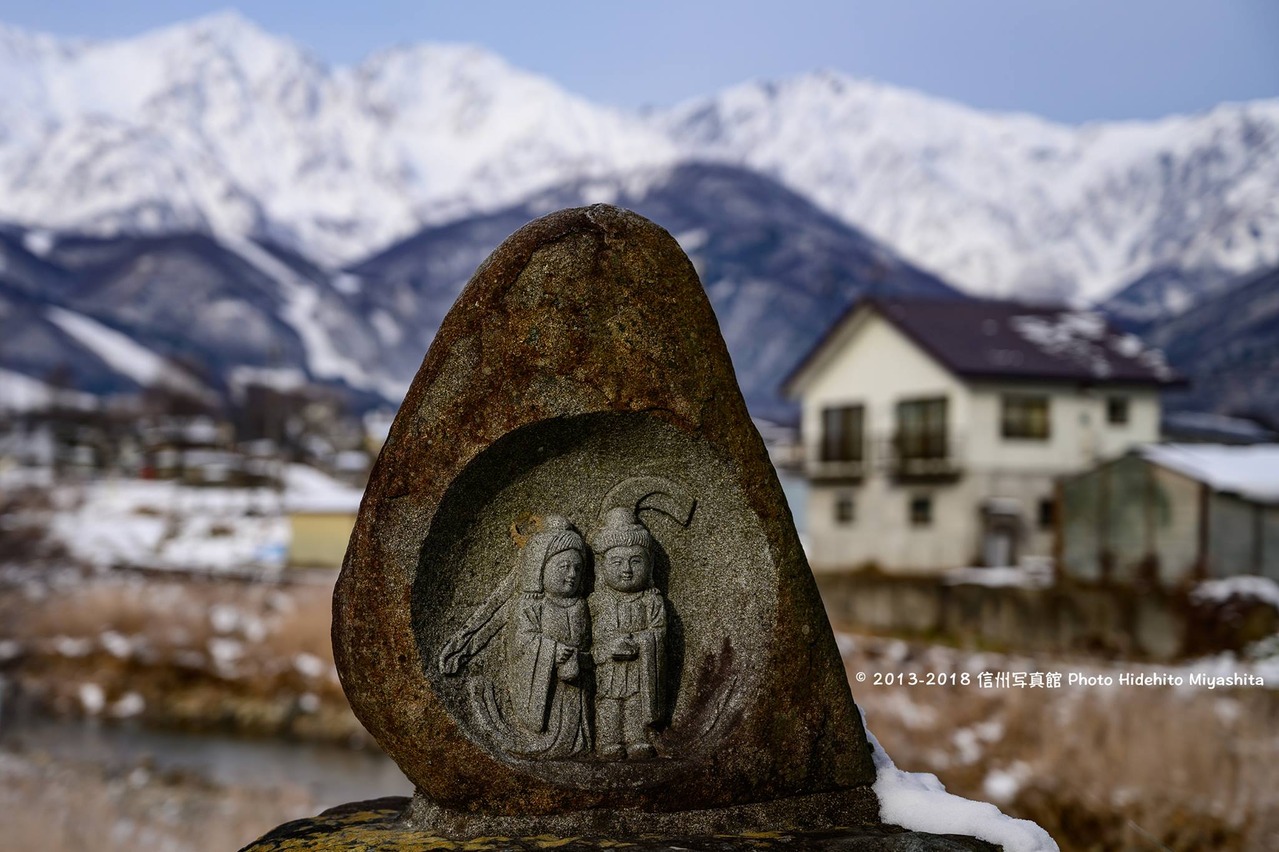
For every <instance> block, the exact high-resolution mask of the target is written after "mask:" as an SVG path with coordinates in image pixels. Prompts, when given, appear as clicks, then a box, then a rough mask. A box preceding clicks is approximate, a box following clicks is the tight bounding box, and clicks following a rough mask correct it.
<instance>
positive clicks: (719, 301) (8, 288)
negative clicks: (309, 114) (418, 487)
mask: <svg viewBox="0 0 1279 852" xmlns="http://www.w3.org/2000/svg"><path fill="white" fill-rule="evenodd" d="M603 198H607V199H608V200H611V201H614V202H616V203H619V204H622V205H625V206H627V207H630V208H632V209H635V210H638V211H639V212H641V213H644V214H647V215H649V216H651V217H653V218H655V219H657V220H659V221H662V222H664V223H666V224H667V225H668V226H669V227H670V228H671V229H672V231H673V232H674V233H675V235H676V237H677V238H678V239H679V240H680V241H681V243H682V244H683V246H684V248H685V250H686V251H687V252H688V253H689V255H690V256H691V257H692V258H693V262H694V264H695V265H696V266H697V268H698V270H699V273H700V275H701V277H702V280H703V282H704V283H705V285H706V288H707V294H708V295H709V297H710V299H711V303H712V305H713V306H714V308H715V311H716V314H717V316H718V317H719V320H720V324H721V327H722V329H723V331H724V336H725V339H726V341H727V343H728V347H729V351H730V353H731V355H732V357H733V361H734V366H735V367H736V369H737V374H738V379H739V381H740V383H741V385H742V389H743V392H744V393H745V395H746V398H747V401H748V403H749V404H750V406H751V410H752V412H754V413H755V414H756V415H757V416H761V417H768V418H773V419H777V420H785V419H788V418H789V417H790V415H791V414H793V409H794V406H793V405H792V404H790V403H786V402H784V401H782V400H781V399H780V398H779V396H778V386H779V385H780V384H781V381H782V378H783V377H784V376H785V375H786V374H787V373H788V372H789V371H790V369H791V368H792V367H793V366H794V365H795V363H796V361H797V360H798V359H799V358H800V357H802V356H803V354H804V353H805V352H806V351H807V349H808V348H809V347H810V346H811V345H812V342H813V341H814V340H815V339H816V338H817V337H818V336H820V334H821V333H822V332H823V331H824V330H825V327H826V325H827V324H828V323H829V322H830V320H831V318H832V317H834V316H836V315H837V314H838V313H839V312H840V311H842V310H843V309H844V308H845V307H847V306H848V304H849V303H850V302H852V301H853V300H854V299H855V298H856V297H857V296H859V295H861V294H864V293H866V292H869V291H874V292H876V293H882V294H885V295H907V294H918V295H927V296H930V297H934V298H936V297H946V296H951V297H955V298H960V295H959V294H958V293H957V292H956V291H954V290H953V289H951V288H950V287H948V286H947V285H946V284H944V283H942V282H941V281H939V280H938V279H936V278H935V277H933V276H931V275H929V274H927V273H924V272H921V271H919V270H918V269H916V268H914V267H913V266H911V265H910V264H909V263H907V262H905V261H903V260H902V259H901V258H899V257H898V256H897V255H895V254H894V253H893V252H892V251H890V250H888V249H886V248H884V247H883V246H881V245H879V244H878V243H876V242H875V241H873V240H870V239H867V238H866V237H865V236H863V235H861V234H859V233H858V232H857V231H855V230H854V229H852V228H851V227H849V226H848V225H845V224H844V223H843V222H841V221H840V220H838V219H836V218H834V217H832V216H830V215H829V214H826V213H823V212H822V211H821V210H819V209H817V208H816V207H814V206H813V205H812V204H811V203H810V202H809V201H807V200H806V199H805V198H803V197H802V196H800V195H798V194H796V193H794V192H791V191H790V190H788V189H786V188H785V187H782V186H781V185H780V184H778V183H777V182H775V181H773V180H771V179H770V178H767V177H765V176H763V175H760V174H758V173H756V172H752V171H749V170H746V169H740V168H737V167H734V166H728V165H723V164H697V163H689V164H683V165H680V166H677V167H674V168H669V169H667V168H655V169H644V170H639V171H637V172H632V173H628V174H627V175H624V176H621V177H618V178H609V179H604V178H591V179H586V180H579V181H574V182H570V183H568V184H564V185H561V186H559V187H555V188H553V189H550V190H546V191H545V192H543V193H541V194H539V195H538V196H536V197H535V198H534V199H533V200H531V201H529V202H527V203H524V204H520V205H517V206H514V207H509V208H506V209H504V210H500V211H495V212H493V213H488V214H482V215H478V216H472V217H468V218H465V219H462V220H458V221H455V222H451V223H449V224H447V225H440V226H429V227H427V228H425V229H423V230H421V231H420V232H419V233H417V234H415V235H414V236H412V237H410V238H408V239H406V240H404V241H402V242H400V243H397V244H396V245H394V246H392V247H390V248H388V249H387V250H386V251H384V252H381V253H379V254H378V255H376V256H374V257H372V258H369V259H368V260H366V261H364V262H362V263H359V264H356V265H354V266H353V267H351V268H350V269H348V270H346V271H342V272H333V271H329V270H325V269H324V268H322V267H319V266H317V265H315V264H314V263H311V262H309V261H308V260H307V259H306V258H303V257H301V256H299V255H297V254H294V253H292V252H289V251H287V250H285V249H282V248H280V247H278V246H272V245H264V244H260V243H257V242H254V241H251V240H248V239H245V238H242V237H238V236H235V235H227V234H222V235H205V234H202V233H187V234H171V235H163V236H147V237H115V238H96V237H83V236H72V235H66V234H62V235H52V234H48V233H40V232H28V233H20V232H17V231H13V230H10V231H5V230H3V229H0V370H9V371H12V372H13V373H21V374H24V375H26V376H29V377H32V378H34V379H45V378H47V377H50V376H58V377H59V378H60V380H61V381H62V382H63V383H65V384H68V385H70V386H73V387H78V388H83V389H87V390H92V391H94V392H98V393H104V392H112V391H136V390H139V389H143V388H147V387H150V386H152V385H155V384H167V385H169V386H170V387H176V388H178V389H182V390H185V391H186V392H187V394H188V395H191V394H194V395H197V396H199V395H209V396H210V397H223V398H231V399H234V398H235V397H236V395H237V394H238V393H239V392H241V391H243V389H244V388H245V387H246V386H248V385H254V384H256V385H267V386H270V387H276V388H287V387H298V386H301V385H303V384H308V383H328V384H334V385H339V386H344V387H346V388H348V389H350V390H351V391H352V392H353V394H354V396H355V399H354V400H353V401H355V402H356V403H357V404H359V403H360V402H364V403H368V404H379V403H382V404H385V403H387V402H389V403H392V404H395V403H398V402H399V400H400V399H401V398H402V396H403V394H404V391H405V390H406V389H407V388H408V384H409V382H410V380H411V379H412V377H413V374H414V372H415V371H416V370H417V368H418V366H419V364H420V363H421V360H422V355H423V353H424V352H425V351H426V349H427V347H428V346H429V345H430V343H431V340H432V338H433V337H434V336H435V332H436V330H437V329H438V327H439V324H440V321H441V320H442V318H443V316H444V313H445V312H446V311H447V310H448V308H449V306H450V305H451V304H452V303H453V301H454V300H455V299H456V298H457V296H458V293H459V292H460V291H461V289H462V287H463V285H464V284H465V283H466V281H467V280H468V279H469V278H470V276H471V274H472V273H473V272H474V271H475V268H476V267H477V266H478V265H479V263H480V261H482V260H483V259H484V258H485V257H486V256H487V255H488V254H489V253H490V252H491V251H492V250H493V249H494V248H496V247H497V245H498V244H499V243H500V242H501V241H502V240H504V239H505V238H506V237H507V236H508V235H509V234H510V233H511V232H512V231H514V230H515V229H517V228H519V227H520V226H522V225H524V224H525V223H526V222H528V221H529V220H530V219H532V218H534V217H536V216H538V215H541V214H542V213H545V212H547V211H548V210H551V209H558V208H561V207H568V206H575V205H579V204H583V203H589V202H592V201H598V200H601V199H603ZM0 378H3V376H0Z"/></svg>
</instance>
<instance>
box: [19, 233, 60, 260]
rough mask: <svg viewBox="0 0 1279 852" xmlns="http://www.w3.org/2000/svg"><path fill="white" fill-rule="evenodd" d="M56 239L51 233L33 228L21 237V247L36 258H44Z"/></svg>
mask: <svg viewBox="0 0 1279 852" xmlns="http://www.w3.org/2000/svg"><path fill="white" fill-rule="evenodd" d="M56 239H57V238H56V237H55V236H54V234H53V232H52V231H47V230H45V229H43V228H34V229H32V230H30V231H27V232H26V233H25V234H23V235H22V245H23V247H24V248H26V250H27V251H29V252H31V253H32V254H34V255H36V256H37V257H44V256H45V255H47V254H48V253H49V250H50V249H52V248H53V244H54V242H56Z"/></svg>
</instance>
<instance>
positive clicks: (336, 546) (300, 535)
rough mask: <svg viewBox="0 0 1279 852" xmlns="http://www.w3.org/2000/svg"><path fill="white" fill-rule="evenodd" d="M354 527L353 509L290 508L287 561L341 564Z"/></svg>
mask: <svg viewBox="0 0 1279 852" xmlns="http://www.w3.org/2000/svg"><path fill="white" fill-rule="evenodd" d="M354 528H355V514H354V513H347V512H294V513H293V514H291V515H289V533H290V536H289V565H291V566H294V567H298V568H341V567H342V559H343V557H345V555H346V546H347V543H348V542H349V541H350V539H351V530H352V529H354Z"/></svg>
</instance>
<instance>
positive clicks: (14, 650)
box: [0, 639, 22, 663]
mask: <svg viewBox="0 0 1279 852" xmlns="http://www.w3.org/2000/svg"><path fill="white" fill-rule="evenodd" d="M20 656H22V643H21V642H19V641H18V640H16V639H0V663H7V662H9V661H10V660H16V659H17V658H18V657H20Z"/></svg>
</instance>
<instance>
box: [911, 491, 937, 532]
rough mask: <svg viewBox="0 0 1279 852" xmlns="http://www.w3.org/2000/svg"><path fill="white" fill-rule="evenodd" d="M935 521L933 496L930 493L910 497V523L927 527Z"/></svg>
mask: <svg viewBox="0 0 1279 852" xmlns="http://www.w3.org/2000/svg"><path fill="white" fill-rule="evenodd" d="M932 522H933V498H932V497H930V496H928V495H926V494H925V495H917V496H914V497H911V498H910V525H911V526H912V527H926V526H930V525H931V524H932Z"/></svg>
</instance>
